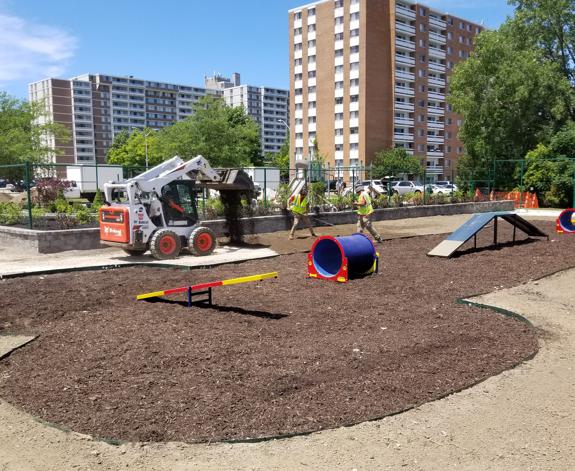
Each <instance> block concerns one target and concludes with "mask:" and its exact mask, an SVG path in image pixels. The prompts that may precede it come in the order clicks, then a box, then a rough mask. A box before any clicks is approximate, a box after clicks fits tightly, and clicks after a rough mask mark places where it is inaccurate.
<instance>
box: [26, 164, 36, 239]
mask: <svg viewBox="0 0 575 471" xmlns="http://www.w3.org/2000/svg"><path fill="white" fill-rule="evenodd" d="M24 174H25V177H24V180H26V194H27V195H28V227H30V229H32V228H33V226H34V223H33V221H32V195H31V191H30V186H31V181H30V162H29V161H28V160H27V161H26V165H25V167H24Z"/></svg>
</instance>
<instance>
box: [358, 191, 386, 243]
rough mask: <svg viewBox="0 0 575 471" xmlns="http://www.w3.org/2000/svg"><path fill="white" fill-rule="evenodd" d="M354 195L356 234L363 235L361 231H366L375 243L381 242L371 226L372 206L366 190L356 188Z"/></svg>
mask: <svg viewBox="0 0 575 471" xmlns="http://www.w3.org/2000/svg"><path fill="white" fill-rule="evenodd" d="M355 194H356V195H357V200H356V201H355V202H354V203H353V204H354V205H355V206H356V207H357V232H359V233H362V234H363V231H364V230H366V229H367V231H368V232H369V233H370V234H371V235H372V236H373V238H374V239H375V240H376V241H378V242H383V238H382V237H381V236H380V235H379V233H378V232H377V231H376V230H375V229H374V227H373V225H372V224H371V218H372V216H373V205H372V203H371V196H370V195H369V193H368V190H367V189H366V188H364V187H362V186H358V187H356V189H355Z"/></svg>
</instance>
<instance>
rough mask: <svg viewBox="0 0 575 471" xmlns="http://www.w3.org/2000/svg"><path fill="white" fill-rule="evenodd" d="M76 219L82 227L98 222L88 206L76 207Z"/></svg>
mask: <svg viewBox="0 0 575 471" xmlns="http://www.w3.org/2000/svg"><path fill="white" fill-rule="evenodd" d="M74 218H75V219H76V223H77V224H80V225H84V224H90V223H91V222H94V221H95V220H96V218H95V216H94V214H93V213H92V212H91V211H90V210H89V209H88V208H86V206H81V205H79V206H76V207H75V208H74Z"/></svg>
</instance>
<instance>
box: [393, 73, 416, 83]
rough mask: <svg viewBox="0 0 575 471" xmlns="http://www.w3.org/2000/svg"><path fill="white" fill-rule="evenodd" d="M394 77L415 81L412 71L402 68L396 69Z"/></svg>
mask: <svg viewBox="0 0 575 471" xmlns="http://www.w3.org/2000/svg"><path fill="white" fill-rule="evenodd" d="M395 78H396V79H400V80H407V81H408V82H415V74H414V73H413V72H406V71H404V70H396V71H395Z"/></svg>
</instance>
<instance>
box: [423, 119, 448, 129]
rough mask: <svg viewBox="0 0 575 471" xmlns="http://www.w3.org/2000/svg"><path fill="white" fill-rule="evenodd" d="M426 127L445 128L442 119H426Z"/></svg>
mask: <svg viewBox="0 0 575 471" xmlns="http://www.w3.org/2000/svg"><path fill="white" fill-rule="evenodd" d="M427 129H439V130H441V129H445V123H444V122H443V121H427Z"/></svg>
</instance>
